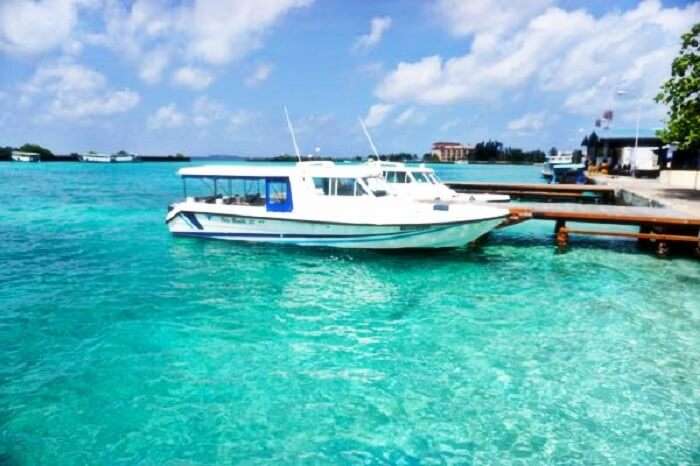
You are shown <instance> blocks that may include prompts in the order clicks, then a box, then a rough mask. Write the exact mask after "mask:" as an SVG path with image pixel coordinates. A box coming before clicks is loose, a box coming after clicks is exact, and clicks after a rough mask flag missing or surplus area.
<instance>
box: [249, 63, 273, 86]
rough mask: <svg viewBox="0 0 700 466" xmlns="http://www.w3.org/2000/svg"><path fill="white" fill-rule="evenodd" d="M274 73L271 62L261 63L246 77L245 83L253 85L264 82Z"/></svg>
mask: <svg viewBox="0 0 700 466" xmlns="http://www.w3.org/2000/svg"><path fill="white" fill-rule="evenodd" d="M270 73H272V65H270V64H269V63H261V64H259V65H258V66H256V67H255V69H254V70H253V72H252V73H251V74H250V76H248V78H246V80H245V83H246V85H247V86H250V87H253V86H257V85H258V84H260V83H262V82H263V81H265V80H267V78H269V77H270Z"/></svg>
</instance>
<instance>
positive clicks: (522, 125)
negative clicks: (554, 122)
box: [508, 112, 547, 134]
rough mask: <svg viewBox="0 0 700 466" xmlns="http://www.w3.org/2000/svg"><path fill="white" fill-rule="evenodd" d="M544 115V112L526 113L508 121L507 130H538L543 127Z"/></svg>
mask: <svg viewBox="0 0 700 466" xmlns="http://www.w3.org/2000/svg"><path fill="white" fill-rule="evenodd" d="M546 116H547V115H546V113H545V112H537V113H526V114H524V115H522V116H521V117H520V118H516V119H515V120H511V121H509V122H508V130H510V131H514V132H516V133H521V134H523V133H531V132H535V131H539V130H541V129H542V128H544V125H545V119H546Z"/></svg>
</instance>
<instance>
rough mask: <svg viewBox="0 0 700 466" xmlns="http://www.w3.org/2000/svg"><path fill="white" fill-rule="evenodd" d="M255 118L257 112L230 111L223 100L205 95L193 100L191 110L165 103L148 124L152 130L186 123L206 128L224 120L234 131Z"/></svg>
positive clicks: (228, 127)
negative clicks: (183, 109)
mask: <svg viewBox="0 0 700 466" xmlns="http://www.w3.org/2000/svg"><path fill="white" fill-rule="evenodd" d="M254 118H255V114H253V113H251V112H249V111H248V110H245V109H238V110H235V111H230V110H228V109H227V108H226V106H224V105H223V104H222V103H221V102H219V101H217V100H214V99H211V98H210V97H208V96H205V95H204V96H200V97H197V98H196V99H195V100H194V101H193V102H192V108H191V110H190V111H181V110H179V109H178V107H177V105H176V104H175V103H170V104H168V105H163V106H162V107H160V108H158V109H157V110H156V111H155V112H154V113H153V114H152V115H150V116H149V117H148V121H147V125H148V128H149V129H152V130H157V129H172V128H180V127H182V126H185V125H194V126H196V127H198V128H201V129H204V128H207V127H211V126H212V125H214V124H215V123H217V122H219V123H221V122H223V123H224V124H225V129H226V131H228V132H234V131H236V130H238V129H240V128H243V127H245V126H246V125H248V124H249V123H250V122H251V121H253V119H254ZM222 128H223V127H222ZM202 134H205V133H202Z"/></svg>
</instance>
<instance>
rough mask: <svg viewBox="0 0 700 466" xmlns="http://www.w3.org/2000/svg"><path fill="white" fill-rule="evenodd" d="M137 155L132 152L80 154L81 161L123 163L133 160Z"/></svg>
mask: <svg viewBox="0 0 700 466" xmlns="http://www.w3.org/2000/svg"><path fill="white" fill-rule="evenodd" d="M134 160H135V157H134V156H133V155H132V154H97V153H87V154H80V161H81V162H91V163H123V162H133V161H134Z"/></svg>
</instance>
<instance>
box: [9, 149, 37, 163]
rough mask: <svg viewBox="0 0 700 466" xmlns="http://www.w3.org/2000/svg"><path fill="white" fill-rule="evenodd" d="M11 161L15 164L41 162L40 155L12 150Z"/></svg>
mask: <svg viewBox="0 0 700 466" xmlns="http://www.w3.org/2000/svg"><path fill="white" fill-rule="evenodd" d="M12 160H14V161H15V162H39V161H40V160H41V155H39V154H37V153H36V152H20V151H17V150H14V151H12Z"/></svg>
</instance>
